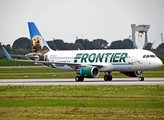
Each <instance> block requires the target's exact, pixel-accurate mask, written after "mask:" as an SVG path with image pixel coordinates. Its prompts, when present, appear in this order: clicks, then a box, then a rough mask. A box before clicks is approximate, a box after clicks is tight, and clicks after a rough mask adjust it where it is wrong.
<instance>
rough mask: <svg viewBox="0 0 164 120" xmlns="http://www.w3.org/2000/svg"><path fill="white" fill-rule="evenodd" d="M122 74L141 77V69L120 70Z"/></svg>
mask: <svg viewBox="0 0 164 120" xmlns="http://www.w3.org/2000/svg"><path fill="white" fill-rule="evenodd" d="M122 73H123V74H124V75H126V76H129V77H141V76H142V73H143V72H142V71H129V72H122Z"/></svg>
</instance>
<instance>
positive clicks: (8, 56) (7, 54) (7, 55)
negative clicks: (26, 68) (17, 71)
mask: <svg viewBox="0 0 164 120" xmlns="http://www.w3.org/2000/svg"><path fill="white" fill-rule="evenodd" d="M2 49H3V51H4V52H5V55H6V57H7V59H10V60H11V59H12V58H11V56H10V55H9V53H8V52H7V51H6V49H5V48H4V47H2Z"/></svg>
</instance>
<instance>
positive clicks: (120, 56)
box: [74, 53, 128, 63]
mask: <svg viewBox="0 0 164 120" xmlns="http://www.w3.org/2000/svg"><path fill="white" fill-rule="evenodd" d="M127 56H128V53H98V54H97V55H96V53H91V54H90V55H89V54H88V53H78V54H76V56H75V58H74V63H77V61H78V60H80V61H79V62H81V63H87V62H89V63H93V62H96V63H97V62H103V60H104V62H108V61H109V62H126V61H125V58H126V57H127Z"/></svg>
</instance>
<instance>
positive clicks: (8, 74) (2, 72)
mask: <svg viewBox="0 0 164 120" xmlns="http://www.w3.org/2000/svg"><path fill="white" fill-rule="evenodd" d="M111 75H112V76H113V77H127V76H125V75H124V74H121V73H119V72H113V73H112V74H111ZM24 76H28V78H74V77H75V76H77V74H76V72H69V71H61V70H56V69H53V68H48V67H27V68H21V67H20V68H0V79H23V78H25V77H24ZM143 76H144V77H164V66H162V67H160V68H158V69H156V70H153V71H144V73H143ZM103 77H104V73H100V75H99V78H103Z"/></svg>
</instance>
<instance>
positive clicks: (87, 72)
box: [80, 66, 99, 78]
mask: <svg viewBox="0 0 164 120" xmlns="http://www.w3.org/2000/svg"><path fill="white" fill-rule="evenodd" d="M80 75H81V76H83V77H86V78H95V77H97V76H98V75H99V69H98V68H97V67H95V66H89V67H82V68H81V69H80Z"/></svg>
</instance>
